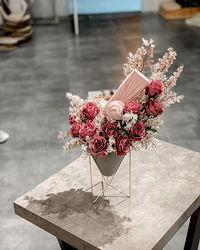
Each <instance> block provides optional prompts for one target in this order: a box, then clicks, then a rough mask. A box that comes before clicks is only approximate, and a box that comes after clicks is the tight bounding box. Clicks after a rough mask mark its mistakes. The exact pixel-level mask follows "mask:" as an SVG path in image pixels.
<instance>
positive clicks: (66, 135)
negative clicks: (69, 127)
mask: <svg viewBox="0 0 200 250" xmlns="http://www.w3.org/2000/svg"><path fill="white" fill-rule="evenodd" d="M70 135H71V132H70V131H66V132H63V131H60V132H59V134H58V139H66V138H67V137H69V136H70Z"/></svg>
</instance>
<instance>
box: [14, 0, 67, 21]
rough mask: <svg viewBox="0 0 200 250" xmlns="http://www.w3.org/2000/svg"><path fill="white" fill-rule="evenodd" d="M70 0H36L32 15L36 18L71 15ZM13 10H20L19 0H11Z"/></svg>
mask: <svg viewBox="0 0 200 250" xmlns="http://www.w3.org/2000/svg"><path fill="white" fill-rule="evenodd" d="M68 1H69V0H35V1H34V4H33V7H32V16H33V17H35V18H52V17H55V16H57V17H65V16H68V15H69V4H68ZM9 4H10V6H11V8H12V10H13V11H16V12H17V11H20V9H21V8H20V1H19V0H9Z"/></svg>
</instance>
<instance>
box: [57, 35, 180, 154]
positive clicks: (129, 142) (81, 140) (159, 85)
mask: <svg viewBox="0 0 200 250" xmlns="http://www.w3.org/2000/svg"><path fill="white" fill-rule="evenodd" d="M153 49H154V44H153V41H152V40H150V41H146V40H144V39H143V44H142V46H141V48H139V49H138V50H137V52H136V54H135V55H133V54H131V53H129V55H128V63H127V64H125V65H124V74H125V76H126V79H125V81H124V82H123V83H122V84H121V85H120V87H119V88H118V90H117V91H116V93H115V94H114V95H113V96H112V97H111V98H110V99H108V98H106V97H104V96H103V95H102V94H101V95H99V96H96V97H95V99H93V100H91V99H90V98H89V97H88V98H87V99H86V100H83V99H81V98H80V97H78V96H77V95H73V94H71V93H67V98H69V99H70V104H71V107H70V114H69V123H70V130H69V131H66V132H60V134H59V138H64V139H66V138H67V137H68V136H69V137H73V139H72V140H71V141H70V142H67V143H66V144H65V146H64V150H65V151H68V150H70V149H72V148H74V147H76V146H78V145H82V149H83V154H84V155H86V156H87V155H93V156H99V157H106V156H107V155H108V154H110V153H113V152H115V154H116V155H117V156H119V157H121V156H124V155H125V154H127V153H128V152H129V151H130V150H142V149H143V148H147V147H148V146H150V145H151V146H153V147H155V146H156V142H157V140H156V139H155V136H156V134H157V132H158V129H159V127H160V125H161V124H162V123H163V121H162V118H161V114H162V113H163V112H164V110H165V108H167V107H168V106H169V105H171V104H173V103H175V102H179V101H180V100H181V99H182V98H183V96H177V95H176V93H175V92H173V91H172V90H171V89H172V88H173V87H174V86H175V84H176V81H177V79H178V77H179V75H180V73H181V71H182V69H183V67H182V66H180V67H178V69H177V71H176V72H174V73H173V75H172V76H170V77H169V78H167V76H166V72H167V71H168V69H169V67H170V66H171V65H172V63H173V61H174V60H175V58H176V52H175V51H174V50H173V49H172V48H169V49H168V51H167V52H166V54H165V55H164V56H163V58H160V59H158V61H157V62H156V63H154V62H153ZM148 72H149V73H148ZM142 73H143V74H145V75H146V76H147V77H148V78H147V77H145V76H144V75H143V74H142Z"/></svg>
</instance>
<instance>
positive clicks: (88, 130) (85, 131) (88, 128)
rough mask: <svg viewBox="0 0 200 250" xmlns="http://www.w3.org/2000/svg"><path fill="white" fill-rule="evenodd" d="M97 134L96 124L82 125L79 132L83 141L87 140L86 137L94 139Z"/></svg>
mask: <svg viewBox="0 0 200 250" xmlns="http://www.w3.org/2000/svg"><path fill="white" fill-rule="evenodd" d="M95 133H96V128H95V126H94V124H92V123H91V122H89V121H88V122H87V123H86V124H84V125H82V126H81V128H80V130H79V137H80V138H81V139H85V137H86V136H89V137H92V136H94V135H95Z"/></svg>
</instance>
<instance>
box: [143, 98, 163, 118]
mask: <svg viewBox="0 0 200 250" xmlns="http://www.w3.org/2000/svg"><path fill="white" fill-rule="evenodd" d="M145 110H146V114H147V115H151V114H153V115H154V116H158V115H161V114H162V112H163V111H164V110H163V108H162V103H161V102H158V101H155V100H149V101H148V102H147V104H146V107H145Z"/></svg>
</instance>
